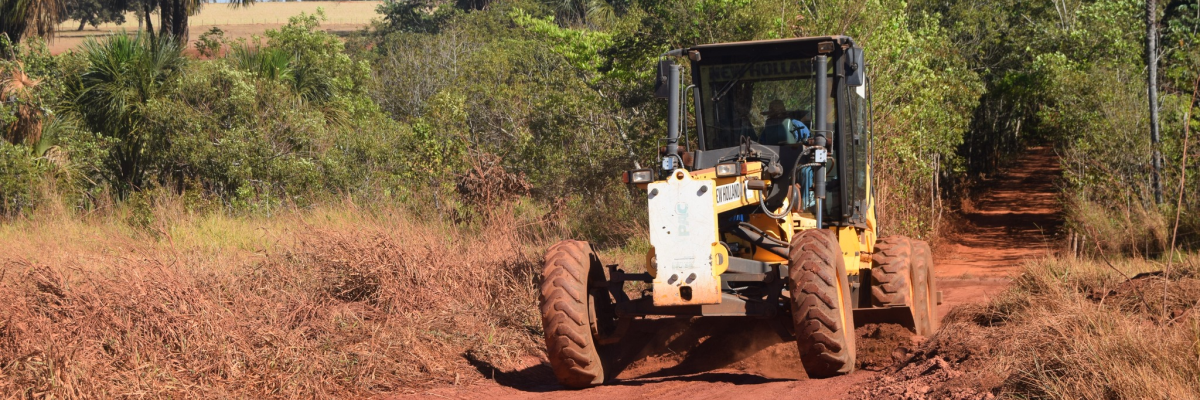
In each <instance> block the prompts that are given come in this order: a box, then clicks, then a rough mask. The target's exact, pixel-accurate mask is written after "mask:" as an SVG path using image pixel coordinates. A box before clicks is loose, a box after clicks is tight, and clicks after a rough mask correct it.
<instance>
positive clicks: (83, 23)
mask: <svg viewBox="0 0 1200 400" xmlns="http://www.w3.org/2000/svg"><path fill="white" fill-rule="evenodd" d="M84 26H87V21H85V20H82V19H81V20H79V29H76V30H75V31H76V32H79V31H82V30H83V27H84Z"/></svg>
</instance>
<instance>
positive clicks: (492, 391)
mask: <svg viewBox="0 0 1200 400" xmlns="http://www.w3.org/2000/svg"><path fill="white" fill-rule="evenodd" d="M1058 176H1059V170H1058V159H1057V157H1056V156H1055V155H1054V153H1053V150H1052V149H1050V148H1035V149H1031V150H1030V151H1029V152H1028V153H1027V154H1026V156H1025V157H1023V158H1022V159H1021V160H1019V161H1018V162H1017V163H1016V164H1015V165H1014V166H1013V168H1011V169H1010V170H1009V171H1008V172H1007V173H1006V174H1004V175H1003V176H1000V177H997V178H994V179H991V180H989V181H986V182H984V183H983V185H984V186H983V187H985V188H987V190H986V191H984V192H983V193H981V194H979V195H978V196H977V197H976V198H975V199H974V202H973V204H972V205H970V206H968V207H965V208H966V210H964V212H963V215H962V217H963V218H962V220H961V221H959V223H958V224H959V225H960V226H958V227H956V229H955V230H954V232H953V233H952V234H950V235H949V236H948V237H947V238H945V239H944V240H943V241H942V243H940V244H939V247H938V248H937V249H936V250H935V264H936V265H937V271H936V274H937V277H938V279H939V289H941V291H942V293H943V304H942V305H941V306H940V307H939V316H944V315H945V313H946V312H947V311H948V310H950V309H951V308H952V307H954V306H956V305H960V304H965V303H970V302H980V301H985V300H987V299H988V298H989V297H991V296H992V295H994V294H996V293H998V292H999V291H1000V290H1003V288H1004V286H1005V285H1006V284H1007V283H1008V281H1009V279H1010V277H1011V276H1012V275H1013V274H1014V273H1016V272H1018V271H1019V268H1020V263H1021V262H1022V261H1023V260H1026V259H1030V258H1037V257H1043V256H1046V255H1048V254H1049V253H1050V252H1051V251H1053V246H1052V243H1053V239H1054V237H1055V234H1056V233H1057V230H1058V226H1059V225H1060V224H1061V220H1060V217H1059V206H1058V201H1057V198H1056V190H1055V187H1054V180H1055V179H1056V178H1057V177H1058ZM707 322H708V324H707V325H705V326H701V327H699V329H707V330H708V332H707V333H706V334H705V335H708V334H711V336H710V337H707V338H706V339H699V336H701V335H699V334H696V335H694V336H695V337H693V339H697V340H698V341H699V342H702V343H697V342H696V341H692V342H688V341H687V340H684V339H685V338H684V337H682V336H680V335H679V334H678V329H680V327H679V326H673V325H671V324H669V323H665V324H663V326H656V327H652V328H649V331H651V332H653V334H656V335H660V336H662V337H658V338H657V339H656V340H663V338H664V337H665V338H667V339H666V340H663V342H664V343H666V344H665V345H664V347H666V349H665V350H666V351H665V354H663V355H660V356H655V357H651V358H649V359H644V360H639V361H637V362H634V363H633V364H630V365H629V366H628V368H626V369H625V371H624V372H623V373H621V374H620V375H619V376H618V380H617V381H616V382H612V383H610V384H607V385H605V386H601V387H596V388H592V389H587V390H581V391H572V392H560V391H559V390H561V388H560V387H559V386H558V385H557V384H556V383H555V381H554V377H553V375H552V373H551V371H550V368H549V367H548V366H546V365H544V364H542V361H541V360H537V359H531V360H529V362H528V367H527V368H525V369H523V370H519V371H497V370H493V369H491V368H490V367H489V366H487V365H483V364H481V363H476V362H472V364H474V365H475V366H476V368H477V369H478V370H479V371H480V373H481V374H483V375H484V376H485V377H487V378H489V379H487V380H482V381H480V382H481V383H477V384H473V385H468V386H451V387H443V388H435V389H432V390H424V391H416V392H412V393H409V394H406V395H402V396H400V398H471V399H477V398H487V399H528V398H544V397H560V396H569V397H571V398H575V399H603V400H608V399H613V398H621V399H627V398H644V399H658V398H687V399H709V398H711V399H727V398H801V399H805V398H819V399H828V398H844V397H848V396H852V395H855V394H858V393H861V391H862V389H863V386H864V385H866V384H868V383H870V382H871V381H872V380H873V379H874V378H876V377H877V376H878V372H872V371H863V370H860V371H858V372H855V373H853V374H850V375H848V376H843V377H838V378H833V379H824V380H806V379H804V375H803V372H802V371H803V369H802V367H801V366H800V364H799V360H798V359H797V357H796V347H795V344H793V343H779V341H778V339H777V337H778V336H777V335H774V333H772V332H771V331H770V328H769V326H768V324H765V323H763V324H761V325H762V326H753V327H750V328H752V331H753V332H755V333H754V334H753V335H749V336H750V337H748V338H747V337H746V335H729V336H725V335H724V333H726V332H723V331H722V329H723V328H730V327H735V328H736V329H745V328H747V326H746V323H745V321H744V320H739V322H737V323H736V324H729V323H728V322H727V321H720V320H715V321H711V320H710V321H707ZM693 328H696V327H693ZM860 333H861V330H860ZM684 336H686V335H684ZM772 338H775V339H772ZM705 343H707V344H709V345H710V346H712V347H713V349H716V350H720V351H724V352H726V353H728V354H723V355H720V356H728V357H732V358H734V359H740V360H739V361H736V362H733V363H732V364H728V363H727V362H726V363H720V362H719V360H712V359H695V358H696V357H689V356H684V355H683V354H688V353H689V352H688V350H691V349H692V348H699V347H703V346H704V344H705ZM895 343H896V340H895V339H891V341H887V340H883V341H881V342H872V339H870V338H865V339H863V338H860V339H859V358H860V361H862V359H863V357H864V356H863V354H864V351H865V350H864V346H871V345H872V344H874V345H876V346H880V345H882V346H888V349H890V348H892V347H894V346H895ZM714 344H716V345H715V346H713V345H714ZM675 346H677V348H676V347H675ZM730 347H732V348H733V350H727V349H729V348H730ZM888 349H884V350H883V354H884V355H885V357H886V354H887V352H888V351H890V350H888ZM710 350H712V349H710ZM866 351H870V350H866ZM705 353H706V352H704V351H698V352H692V353H691V354H705ZM711 353H712V352H709V353H708V354H711ZM747 354H749V356H747ZM717 358H722V357H717ZM680 362H682V365H681V366H677V367H672V366H674V365H676V364H679V363H680ZM711 367H717V368H715V369H714V368H711ZM664 368H665V369H664Z"/></svg>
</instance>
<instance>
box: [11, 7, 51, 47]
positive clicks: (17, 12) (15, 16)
mask: <svg viewBox="0 0 1200 400" xmlns="http://www.w3.org/2000/svg"><path fill="white" fill-rule="evenodd" d="M62 14H63V2H62V1H61V0H0V36H3V35H6V36H8V39H10V40H12V41H13V42H14V43H20V42H21V39H22V38H24V37H25V36H34V35H36V36H40V37H50V36H53V35H54V29H55V25H58V23H59V22H60V21H61V19H60V15H62Z"/></svg>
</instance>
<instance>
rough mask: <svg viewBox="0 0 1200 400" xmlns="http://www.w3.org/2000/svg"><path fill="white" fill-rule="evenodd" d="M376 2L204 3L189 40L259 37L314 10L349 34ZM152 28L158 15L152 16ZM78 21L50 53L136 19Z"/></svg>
mask: <svg viewBox="0 0 1200 400" xmlns="http://www.w3.org/2000/svg"><path fill="white" fill-rule="evenodd" d="M379 4H380V2H378V1H345V2H343V1H306V2H262V3H257V4H255V5H252V6H249V7H242V8H233V7H229V6H227V5H225V4H206V5H205V6H204V8H203V9H202V10H201V11H200V14H198V15H195V16H192V18H191V19H190V23H191V27H190V31H191V32H190V33H191V39H192V40H195V39H196V38H197V37H198V36H199V35H200V34H201V33H203V32H206V31H208V30H209V29H210V28H212V27H214V26H215V27H219V28H221V30H224V31H225V34H226V37H229V38H239V37H245V38H248V37H250V36H252V35H262V33H263V32H266V30H267V29H275V28H278V27H280V26H282V25H283V24H285V23H287V20H288V18H289V17H292V16H295V15H298V14H300V13H302V12H303V13H309V14H312V13H315V12H316V11H317V9H318V8H320V9H322V10H324V11H325V16H326V17H327V18H328V19H327V20H326V21H325V22H323V23H322V24H321V26H322V28H323V29H326V30H329V31H335V32H336V31H353V30H357V29H360V28H362V27H364V26H366V25H367V24H369V23H370V22H371V20H373V19H378V18H379V17H380V16H379V14H378V13H376V12H375V7H376V6H378V5H379ZM153 18H154V19H153V21H152V22H154V23H155V24H156V26H157V24H158V16H157V15H154V16H153ZM78 28H79V21H66V22H63V23H62V24H61V25H59V27H58V34H57V37H56V38H55V39H54V40H53V41H51V42H50V51H51V52H52V53H54V54H58V53H62V52H64V51H67V50H70V49H73V48H76V47H78V46H79V45H80V44H82V43H83V41H84V40H85V39H86V38H88V37H92V36H105V35H110V34H112V33H114V32H119V31H121V30H127V31H131V32H132V31H136V30H137V29H138V21H137V17H136V16H134V15H133V14H132V13H131V14H129V15H127V16H126V17H125V23H124V24H120V25H118V24H102V25H100V26H99V27H97V28H93V27H91V26H87V27H85V28H84V30H82V31H77V30H76V29H78Z"/></svg>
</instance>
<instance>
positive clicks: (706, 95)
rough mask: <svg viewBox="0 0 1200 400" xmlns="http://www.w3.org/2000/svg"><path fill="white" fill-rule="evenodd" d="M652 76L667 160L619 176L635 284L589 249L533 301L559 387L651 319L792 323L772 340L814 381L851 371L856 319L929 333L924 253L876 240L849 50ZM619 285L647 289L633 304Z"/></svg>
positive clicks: (666, 57) (570, 248)
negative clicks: (644, 224)
mask: <svg viewBox="0 0 1200 400" xmlns="http://www.w3.org/2000/svg"><path fill="white" fill-rule="evenodd" d="M678 62H687V63H689V65H688V68H687V70H688V71H690V74H691V82H693V84H692V85H688V86H686V87H684V86H683V85H682V79H681V74H682V71H683V66H681V65H679V64H678ZM656 75H657V79H658V82H657V90H656V92H657V93H656V94H657V95H658V96H659V97H665V98H666V99H667V100H668V110H669V112H668V117H667V126H668V129H667V130H668V132H667V135H666V138H665V146H663V147H662V148H661V149H660V152H659V153H660V158H659V160H658V162H657V163H656V164H655V165H654V168H649V169H639V170H632V171H627V172H626V173H625V174H624V176H623V179H624V181H625V182H626V183H627V184H629V185H633V186H636V187H637V188H639V189H640V190H644V191H645V193H646V197H647V204H648V207H647V208H648V211H649V218H648V222H649V227H650V235H649V237H650V245H651V249H650V251H649V254H647V256H646V264H645V265H644V266H643V267H644V268H642V269H643V270H644V271H645V272H638V273H631V272H626V270H625V269H623V268H620V267H619V266H616V265H604V264H603V263H601V262H600V260H599V258H598V257H597V255H596V252H595V251H594V249H593V248H592V247H591V246H590V245H589V244H588V243H587V242H581V241H570V240H569V241H563V242H560V243H558V244H556V245H554V246H552V247H551V248H550V249H549V251H548V252H547V254H546V258H545V265H544V270H543V272H542V274H543V275H542V282H541V287H540V290H541V292H540V298H539V300H540V308H541V314H542V321H543V328H544V333H545V337H546V350H547V355H548V357H549V361H550V364H551V366H552V367H553V369H554V373H555V375H556V377H557V378H558V380H559V382H560V383H562V384H563V385H564V386H567V387H571V388H582V387H589V386H594V385H599V384H602V383H603V382H604V381H605V379H606V378H609V377H611V376H610V375H611V374H612V372H613V371H606V369H605V365H604V364H605V362H604V360H605V357H603V351H604V350H603V348H604V346H605V345H607V344H611V343H614V342H617V341H620V340H622V336H623V334H624V333H625V332H626V331H627V330H628V327H629V326H630V324H635V323H637V321H638V320H640V319H645V318H656V317H658V316H671V317H708V316H722V317H746V318H762V319H783V320H788V319H789V318H788V317H790V321H788V323H787V324H786V329H782V330H781V335H782V336H785V338H786V339H788V340H795V342H796V343H797V345H798V347H799V352H800V361H801V363H802V364H803V365H804V368H805V372H806V373H807V374H808V375H809V376H810V377H814V378H821V377H831V376H836V375H842V374H847V373H850V372H851V371H853V369H854V364H855V343H854V342H855V335H854V327H855V318H856V316H857V317H858V318H859V319H860V321H861V320H864V319H870V320H872V321H881V322H897V323H902V324H905V325H908V326H910V327H912V328H914V330H915V331H916V333H917V334H921V335H928V334H930V333H931V332H932V331H934V330H935V329H936V325H937V318H936V317H937V315H936V304H937V298H938V297H940V296H939V294H938V292H937V289H936V285H935V282H934V277H933V264H932V258H931V255H930V250H929V246H928V244H926V243H924V242H921V241H918V240H912V239H908V238H905V237H902V236H889V237H885V238H882V239H879V238H878V237H877V236H878V232H879V227H878V225H877V223H876V219H875V199H874V196H873V192H872V189H871V183H872V176H873V173H874V172H873V171H872V169H871V168H872V163H871V154H872V142H871V123H870V113H871V111H870V100H869V99H870V90H869V88H868V82H867V77H866V74H865V63H864V57H863V51H862V48H861V47H858V46H856V44H855V43H854V40H853V39H851V38H849V37H846V36H825V37H809V38H796V39H781V40H766V41H753V42H737V43H721V44H709V45H701V46H695V47H690V48H684V49H677V50H672V51H669V52H667V53H664V54H663V57H662V61H660V63H659V65H658V71H657V74H656ZM689 99H690V100H691V101H692V105H693V107H690V108H691V109H694V110H695V111H694V112H693V113H691V115H688V114H689V113H688V112H687V110H688V109H689V107H687V104H686V103H687V101H688V100H689ZM689 122H690V124H689ZM688 125H692V126H694V128H693V129H691V132H688V129H687V127H688ZM681 127H682V129H681ZM627 282H642V285H643V286H644V287H645V288H646V289H645V290H642V291H641V293H640V294H635V295H631V294H629V293H627V291H626V288H627V285H626V283H627ZM606 372H607V373H608V375H606Z"/></svg>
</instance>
